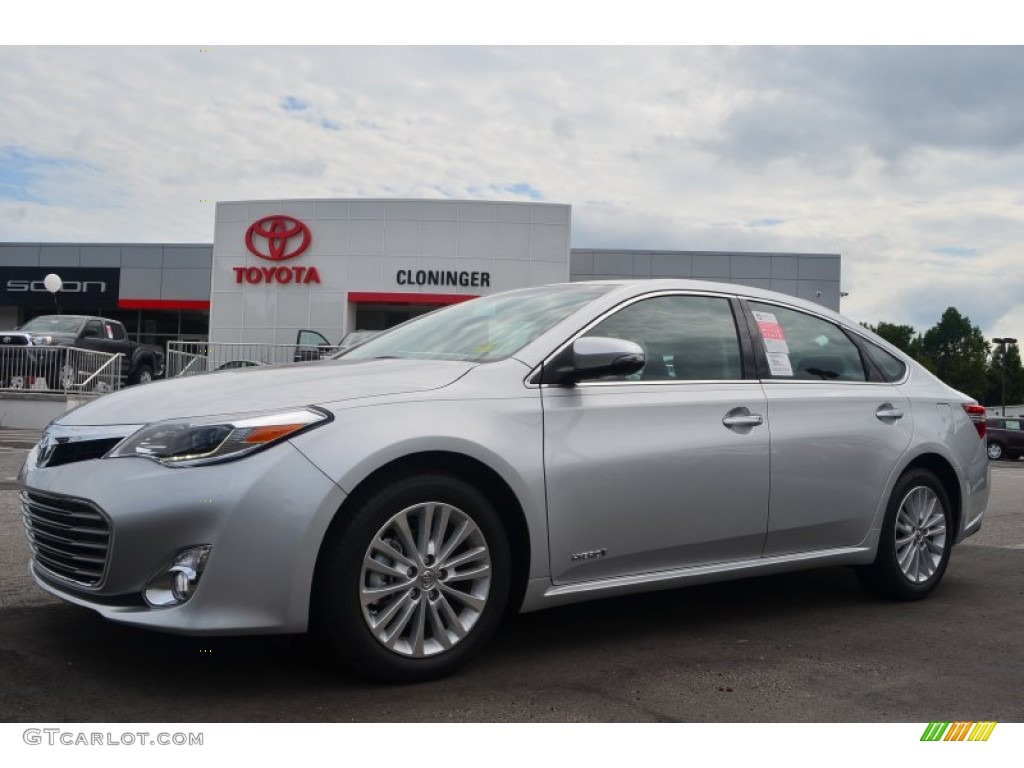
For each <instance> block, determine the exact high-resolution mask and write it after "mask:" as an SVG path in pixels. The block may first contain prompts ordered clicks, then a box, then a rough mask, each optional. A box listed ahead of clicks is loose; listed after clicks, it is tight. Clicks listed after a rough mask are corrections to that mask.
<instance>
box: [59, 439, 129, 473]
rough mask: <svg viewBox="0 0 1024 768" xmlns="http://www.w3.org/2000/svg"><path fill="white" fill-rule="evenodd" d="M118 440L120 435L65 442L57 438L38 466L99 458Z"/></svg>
mask: <svg viewBox="0 0 1024 768" xmlns="http://www.w3.org/2000/svg"><path fill="white" fill-rule="evenodd" d="M120 442H121V438H120V437H111V438H104V439H102V440H73V441H70V442H66V443H65V442H61V441H60V440H59V439H58V440H57V441H56V444H55V445H54V447H53V452H52V453H50V454H49V456H46V457H45V460H44V461H41V462H40V463H39V466H41V467H43V466H45V467H56V466H59V465H61V464H71V463H72V462H75V461H88V460H89V459H99V458H102V457H103V456H105V455H106V454H107V451H109V450H110V449H111V448H113V447H114V446H115V445H117V444H118V443H120Z"/></svg>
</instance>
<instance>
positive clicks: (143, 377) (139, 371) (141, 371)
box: [128, 363, 153, 384]
mask: <svg viewBox="0 0 1024 768" xmlns="http://www.w3.org/2000/svg"><path fill="white" fill-rule="evenodd" d="M152 380H153V369H152V368H150V367H149V365H147V364H145V363H143V364H142V365H140V366H139V367H138V368H136V369H135V371H134V372H133V373H132V375H131V376H129V377H128V383H129V384H149V382H151V381H152Z"/></svg>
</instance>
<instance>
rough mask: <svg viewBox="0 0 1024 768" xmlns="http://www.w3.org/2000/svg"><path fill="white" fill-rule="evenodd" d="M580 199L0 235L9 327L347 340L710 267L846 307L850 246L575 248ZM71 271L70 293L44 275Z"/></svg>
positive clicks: (269, 206) (286, 209)
mask: <svg viewBox="0 0 1024 768" xmlns="http://www.w3.org/2000/svg"><path fill="white" fill-rule="evenodd" d="M570 242H571V206H569V205H561V204H549V203H523V202H487V201H451V200H391V199H388V200H369V199H353V200H338V199H331V200H270V201H243V202H221V203H218V204H217V207H216V218H215V225H214V239H213V243H212V244H206V243H191V244H169V243H168V244H139V243H0V327H2V328H13V327H15V326H17V325H19V324H21V323H23V322H25V321H26V320H28V319H30V318H31V317H34V316H36V315H40V314H49V313H53V312H55V311H56V310H57V309H59V310H60V311H61V312H63V313H66V314H67V313H81V314H97V315H103V316H106V317H111V318H114V319H117V320H120V321H121V322H123V323H124V324H125V326H126V327H127V328H128V331H129V333H130V334H131V335H132V337H133V338H134V339H136V340H139V341H143V342H146V343H156V344H161V345H163V344H164V343H166V342H167V341H171V340H176V339H182V340H206V339H209V340H210V341H214V342H259V343H278V344H293V343H294V342H295V339H296V334H297V332H298V331H299V330H301V329H313V330H317V331H319V332H320V333H322V334H323V335H324V336H326V337H327V338H328V339H330V340H332V341H337V340H338V339H340V338H341V337H342V336H343V335H344V334H345V333H346V332H348V331H352V330H356V329H360V330H380V329H383V328H387V327H390V326H392V325H395V324H397V323H399V322H402V321H404V320H406V319H408V318H409V317H412V316H414V315H416V314H420V313H422V312H425V311H429V310H431V309H434V308H436V307H438V306H443V305H445V304H451V303H454V302H458V301H463V300H465V299H467V298H472V297H475V296H481V295H486V294H490V293H496V292H500V291H505V290H510V289H513V288H523V287H528V286H533V285H544V284H548V283H558V282H566V281H579V280H602V279H615V278H658V277H669V278H680V277H683V278H696V279H701V280H713V281H718V282H726V283H740V284H743V285H751V286H755V287H758V288H767V289H771V290H775V291H779V292H782V293H788V294H792V295H794V296H800V297H802V298H806V299H809V300H811V301H816V302H818V303H819V304H822V305H823V306H825V307H828V308H830V309H834V310H838V309H839V298H840V288H839V285H840V283H839V281H840V256H839V255H838V254H819V253H739V252H708V251H685V250H609V249H593V248H572V247H571V246H570ZM50 273H55V274H57V275H59V276H60V277H61V279H62V281H63V289H62V290H61V291H60V292H59V293H57V294H51V293H49V292H48V291H47V290H46V287H45V286H44V284H43V280H44V278H45V276H46V275H47V274H50Z"/></svg>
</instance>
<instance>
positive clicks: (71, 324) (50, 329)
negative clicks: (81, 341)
mask: <svg viewBox="0 0 1024 768" xmlns="http://www.w3.org/2000/svg"><path fill="white" fill-rule="evenodd" d="M81 327H82V318H80V317H71V316H68V315H44V316H42V317H36V318H34V319H32V320H29V321H28V322H27V323H25V324H24V325H23V326H21V330H23V331H28V332H29V333H78V329H79V328H81Z"/></svg>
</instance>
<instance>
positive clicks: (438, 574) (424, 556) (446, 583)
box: [359, 502, 491, 658]
mask: <svg viewBox="0 0 1024 768" xmlns="http://www.w3.org/2000/svg"><path fill="white" fill-rule="evenodd" d="M490 586H491V554H490V550H489V549H488V547H487V541H486V540H485V539H484V535H483V532H482V531H481V530H480V528H479V527H478V526H477V524H476V523H475V522H474V521H473V519H472V518H471V517H470V516H469V515H467V514H466V513H465V512H463V511H462V510H460V509H458V508H457V507H454V506H452V505H451V504H444V503H442V502H424V503H421V504H416V505H414V506H411V507H407V508H406V509H403V510H402V511H401V512H399V513H398V514H397V515H395V516H394V517H392V518H391V519H390V520H388V521H387V522H386V523H385V524H384V525H383V526H382V527H381V529H380V530H379V531H377V533H376V535H375V536H374V537H373V540H372V541H371V542H370V546H369V547H367V549H366V554H365V555H364V556H363V565H362V570H361V572H360V579H359V593H360V595H359V596H360V602H361V604H362V608H363V618H364V619H365V620H366V625H367V627H369V629H370V632H371V633H372V634H373V636H374V637H375V638H376V639H377V641H378V642H379V643H380V644H381V645H383V646H384V647H385V648H388V649H389V650H391V651H394V652H395V653H397V654H400V655H402V656H408V657H411V658H425V657H428V656H434V655H436V654H439V653H442V652H444V651H447V650H449V649H451V648H452V647H454V646H455V645H456V644H458V643H459V642H460V641H461V640H462V639H463V638H465V637H466V636H467V635H468V634H469V632H470V631H471V630H472V629H473V626H474V625H475V624H476V623H477V621H478V620H479V618H480V615H481V614H482V613H483V610H484V606H485V605H486V603H487V596H488V593H489V591H490Z"/></svg>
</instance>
